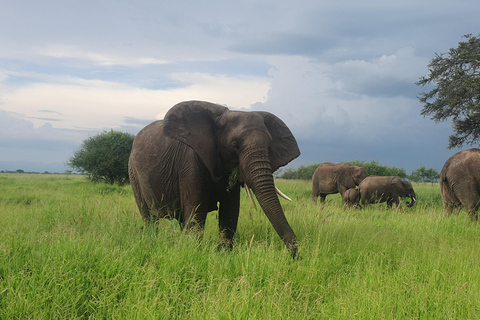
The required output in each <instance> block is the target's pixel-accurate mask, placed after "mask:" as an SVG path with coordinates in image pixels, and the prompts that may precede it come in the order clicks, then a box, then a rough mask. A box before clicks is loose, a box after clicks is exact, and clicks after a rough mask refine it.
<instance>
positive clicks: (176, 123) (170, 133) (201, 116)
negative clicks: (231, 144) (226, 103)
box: [163, 101, 228, 181]
mask: <svg viewBox="0 0 480 320" xmlns="http://www.w3.org/2000/svg"><path fill="white" fill-rule="evenodd" d="M226 111H228V108H226V107H223V106H221V105H218V104H213V103H209V102H204V101H185V102H181V103H179V104H176V105H175V106H173V107H172V108H171V109H170V110H169V111H168V112H167V114H166V115H165V118H164V128H163V132H164V134H165V135H166V136H167V137H170V138H173V139H176V140H178V141H181V142H183V143H185V144H187V145H188V146H190V147H191V148H192V149H193V150H194V151H195V153H196V154H197V155H198V156H199V157H200V159H201V160H202V162H203V163H204V164H205V166H206V167H207V169H208V171H209V172H210V175H211V176H212V179H213V180H215V181H216V180H218V179H219V177H220V175H221V172H219V171H220V170H219V164H218V158H219V150H218V147H217V144H216V142H215V131H214V128H215V126H214V123H215V119H216V118H217V117H219V116H221V115H222V114H223V113H224V112H226Z"/></svg>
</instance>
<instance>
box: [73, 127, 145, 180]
mask: <svg viewBox="0 0 480 320" xmlns="http://www.w3.org/2000/svg"><path fill="white" fill-rule="evenodd" d="M134 138H135V137H134V136H133V135H132V134H129V133H124V132H118V131H113V130H111V131H104V132H102V133H100V134H98V135H96V136H93V137H90V138H88V139H87V140H85V141H84V142H83V144H82V146H81V147H80V149H79V150H78V151H76V152H75V154H74V155H73V157H72V158H70V160H69V162H68V165H69V166H70V167H72V168H73V169H75V170H77V171H79V172H81V173H87V174H89V176H90V179H91V180H92V181H106V182H108V183H110V184H113V183H115V182H117V183H118V184H121V185H122V184H125V183H127V182H128V158H129V157H130V152H131V151H132V144H133V139H134Z"/></svg>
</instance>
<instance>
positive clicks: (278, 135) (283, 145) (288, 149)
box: [259, 111, 300, 172]
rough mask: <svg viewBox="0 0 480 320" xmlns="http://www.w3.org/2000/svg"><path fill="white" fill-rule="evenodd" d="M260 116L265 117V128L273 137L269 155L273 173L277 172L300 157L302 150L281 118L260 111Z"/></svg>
mask: <svg viewBox="0 0 480 320" xmlns="http://www.w3.org/2000/svg"><path fill="white" fill-rule="evenodd" d="M259 114H260V115H262V116H263V121H264V123H265V126H266V127H267V129H268V131H269V132H270V136H271V137H272V142H271V143H270V147H269V149H268V155H269V157H270V166H271V167H272V172H275V171H276V170H277V169H278V168H280V167H283V166H285V165H286V164H288V163H289V162H290V161H292V160H293V159H295V158H297V157H298V156H299V155H300V150H299V149H298V145H297V140H295V137H294V136H293V134H292V132H291V131H290V129H289V128H288V127H287V125H286V124H285V123H284V122H283V121H282V120H281V119H280V118H278V117H277V116H275V115H273V114H271V113H270V112H265V111H260V112H259Z"/></svg>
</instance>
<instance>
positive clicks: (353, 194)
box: [342, 189, 360, 208]
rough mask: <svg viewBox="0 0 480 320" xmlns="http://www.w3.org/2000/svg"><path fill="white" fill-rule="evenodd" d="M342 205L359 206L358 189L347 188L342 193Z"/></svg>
mask: <svg viewBox="0 0 480 320" xmlns="http://www.w3.org/2000/svg"><path fill="white" fill-rule="evenodd" d="M342 201H343V206H344V207H345V208H346V207H360V192H359V191H358V189H348V190H347V191H345V192H344V193H343V195H342Z"/></svg>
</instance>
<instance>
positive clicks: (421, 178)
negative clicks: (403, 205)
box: [277, 160, 440, 182]
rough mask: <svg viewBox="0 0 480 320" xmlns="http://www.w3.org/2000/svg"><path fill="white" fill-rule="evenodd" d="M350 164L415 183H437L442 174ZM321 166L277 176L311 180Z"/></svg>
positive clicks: (426, 170) (357, 163)
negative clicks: (408, 173) (410, 172)
mask: <svg viewBox="0 0 480 320" xmlns="http://www.w3.org/2000/svg"><path fill="white" fill-rule="evenodd" d="M349 163H351V164H352V165H354V166H359V167H362V168H364V169H365V171H367V174H368V175H369V176H396V177H400V178H403V179H408V180H410V181H413V182H436V181H438V179H439V177H440V174H439V173H438V172H437V170H435V169H433V168H429V169H427V168H425V167H424V166H422V167H420V168H419V169H417V170H415V171H412V174H411V175H407V172H406V171H405V169H402V168H397V167H387V166H384V165H380V163H379V162H378V161H370V162H367V161H362V160H355V161H349ZM320 165H321V163H314V164H309V165H302V166H299V167H298V168H296V169H293V168H288V169H283V170H282V171H280V172H279V173H278V174H277V177H279V178H282V179H300V180H310V179H312V176H313V173H314V172H315V170H316V169H317V168H318V166H320Z"/></svg>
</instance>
